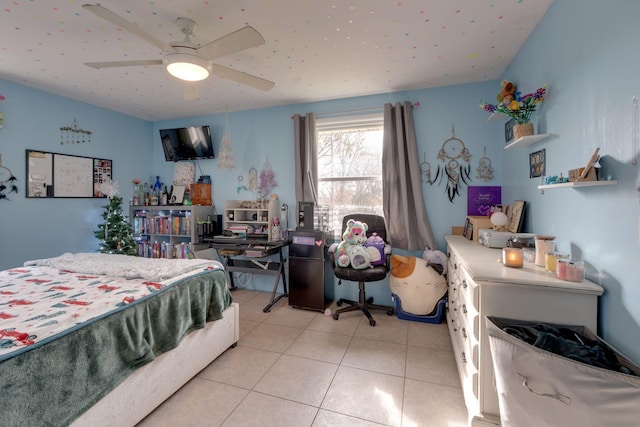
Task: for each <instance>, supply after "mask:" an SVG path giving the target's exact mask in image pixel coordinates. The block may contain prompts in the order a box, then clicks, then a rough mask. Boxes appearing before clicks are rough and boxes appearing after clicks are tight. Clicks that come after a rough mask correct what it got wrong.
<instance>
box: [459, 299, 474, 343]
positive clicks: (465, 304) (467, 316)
mask: <svg viewBox="0 0 640 427" xmlns="http://www.w3.org/2000/svg"><path fill="white" fill-rule="evenodd" d="M468 298H469V295H468V293H466V292H459V293H458V298H457V305H456V313H457V314H458V316H459V318H460V322H461V323H464V324H465V325H466V327H467V330H468V332H469V334H470V335H473V336H474V337H475V339H476V341H479V337H480V313H479V312H478V310H477V309H476V306H475V305H474V304H473V303H471V302H470V301H469V300H468Z"/></svg>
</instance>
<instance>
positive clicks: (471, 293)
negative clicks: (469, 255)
mask: <svg viewBox="0 0 640 427" xmlns="http://www.w3.org/2000/svg"><path fill="white" fill-rule="evenodd" d="M458 274H459V279H460V292H463V293H465V300H466V301H467V303H469V304H472V305H473V306H474V307H475V308H476V311H479V310H478V308H479V307H480V288H479V287H478V285H477V284H476V282H474V281H473V279H472V278H471V276H470V275H469V273H467V270H465V269H464V268H461V269H460V271H459V273H458Z"/></svg>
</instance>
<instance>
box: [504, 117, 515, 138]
mask: <svg viewBox="0 0 640 427" xmlns="http://www.w3.org/2000/svg"><path fill="white" fill-rule="evenodd" d="M515 125H516V121H515V119H509V120H508V121H507V122H506V123H505V124H504V142H506V143H509V142H511V141H513V127H514V126H515Z"/></svg>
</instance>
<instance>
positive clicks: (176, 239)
mask: <svg viewBox="0 0 640 427" xmlns="http://www.w3.org/2000/svg"><path fill="white" fill-rule="evenodd" d="M214 213H215V209H214V207H213V206H131V207H130V214H129V221H130V222H131V226H132V227H133V233H134V238H135V239H136V241H137V242H138V255H140V256H144V257H147V258H189V257H192V256H193V255H194V254H196V252H198V251H199V250H202V249H204V248H206V247H207V244H206V243H204V242H201V238H202V233H201V232H200V227H199V225H200V224H205V223H208V222H211V221H213V219H214V218H215V215H214Z"/></svg>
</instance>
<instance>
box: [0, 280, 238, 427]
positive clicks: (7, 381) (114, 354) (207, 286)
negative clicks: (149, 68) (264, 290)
mask: <svg viewBox="0 0 640 427" xmlns="http://www.w3.org/2000/svg"><path fill="white" fill-rule="evenodd" d="M231 301H232V299H231V294H230V292H229V290H228V289H227V286H226V280H225V275H224V271H222V270H217V271H213V272H207V273H201V274H199V275H196V276H194V277H191V278H188V279H185V280H183V281H181V282H178V283H176V284H173V285H171V286H169V287H167V288H165V289H163V290H162V291H161V292H158V293H156V294H153V295H151V296H149V297H147V298H144V299H140V300H138V301H136V302H135V303H133V304H131V305H130V306H128V307H127V308H126V309H124V310H121V311H119V312H117V313H114V314H112V315H109V316H106V317H103V318H100V319H98V320H96V321H95V322H93V323H91V324H90V325H88V326H87V327H84V328H81V329H78V330H76V331H74V332H72V333H70V334H68V335H65V336H63V337H61V338H60V339H57V340H55V341H52V342H50V343H47V344H46V345H43V346H40V347H37V348H35V349H33V350H31V351H28V352H25V353H23V354H21V355H20V356H19V357H14V358H12V359H9V360H6V361H4V362H2V363H1V364H0V408H2V410H1V411H0V425H2V426H7V427H8V426H21V427H25V426H37V427H42V426H64V425H69V424H70V423H72V422H73V420H75V419H76V418H77V417H78V416H80V415H81V414H82V413H83V412H85V411H86V410H87V409H88V408H90V407H91V406H92V405H93V404H95V403H96V402H97V401H98V400H100V399H101V398H102V397H103V396H105V395H106V394H107V393H109V391H111V390H113V389H114V388H115V387H116V386H117V385H118V384H120V383H121V382H122V381H123V380H124V379H125V378H126V377H127V376H129V375H130V374H131V373H132V372H133V371H135V370H136V369H137V368H139V367H140V366H142V365H144V364H146V363H148V362H150V361H152V360H153V359H155V358H156V357H157V356H158V355H160V354H162V353H164V352H167V351H169V350H171V349H173V348H175V347H177V346H178V345H179V344H180V341H181V340H182V339H183V338H184V337H185V336H186V335H187V334H188V333H189V332H190V331H192V330H194V329H201V328H204V327H205V324H206V322H209V321H213V320H218V319H221V318H222V311H223V310H224V309H226V308H227V307H228V306H229V305H230V304H231Z"/></svg>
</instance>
